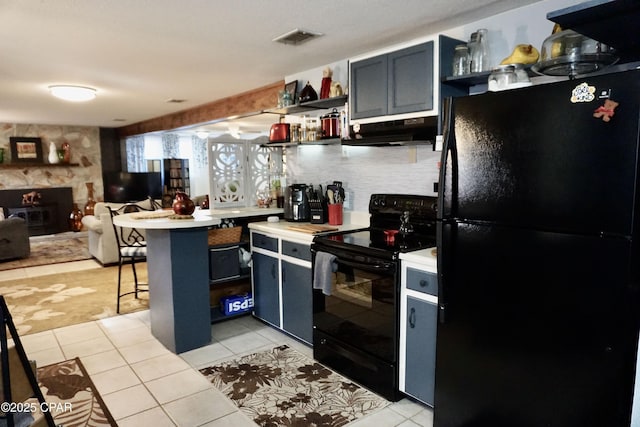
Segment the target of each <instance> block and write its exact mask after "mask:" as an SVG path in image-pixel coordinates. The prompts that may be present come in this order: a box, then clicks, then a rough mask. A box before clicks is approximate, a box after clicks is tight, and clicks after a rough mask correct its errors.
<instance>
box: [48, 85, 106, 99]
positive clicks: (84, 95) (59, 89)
mask: <svg viewBox="0 0 640 427" xmlns="http://www.w3.org/2000/svg"><path fill="white" fill-rule="evenodd" d="M49 92H51V94H52V95H53V96H55V97H56V98H60V99H64V100H65V101H74V102H80V101H90V100H92V99H94V98H95V97H96V90H95V89H94V88H91V87H86V86H73V85H52V86H49Z"/></svg>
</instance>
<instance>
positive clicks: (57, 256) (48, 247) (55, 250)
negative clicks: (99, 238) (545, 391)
mask: <svg viewBox="0 0 640 427" xmlns="http://www.w3.org/2000/svg"><path fill="white" fill-rule="evenodd" d="M29 245H30V246H31V254H30V255H29V257H28V258H21V259H15V260H11V261H4V262H0V271H2V270H12V269H14V268H24V267H34V266H36V265H47V264H57V263H60V262H71V261H82V260H85V259H90V258H91V255H90V254H89V246H88V243H87V236H86V233H73V232H69V233H60V234H54V235H50V236H33V237H31V238H30V239H29Z"/></svg>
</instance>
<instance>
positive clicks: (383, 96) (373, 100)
mask: <svg viewBox="0 0 640 427" xmlns="http://www.w3.org/2000/svg"><path fill="white" fill-rule="evenodd" d="M349 98H350V99H349V103H350V106H349V107H350V108H351V118H352V119H363V118H365V117H376V116H384V115H386V114H387V55H380V56H376V57H373V58H369V59H365V60H362V61H358V62H354V63H352V64H351V92H350V93H349Z"/></svg>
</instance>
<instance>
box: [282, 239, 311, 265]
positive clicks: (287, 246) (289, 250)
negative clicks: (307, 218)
mask: <svg viewBox="0 0 640 427" xmlns="http://www.w3.org/2000/svg"><path fill="white" fill-rule="evenodd" d="M282 254H283V255H289V256H292V257H294V258H300V259H303V260H305V261H311V246H310V245H305V244H304V243H294V242H287V241H286V240H283V241H282Z"/></svg>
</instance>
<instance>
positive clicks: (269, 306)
mask: <svg viewBox="0 0 640 427" xmlns="http://www.w3.org/2000/svg"><path fill="white" fill-rule="evenodd" d="M252 259H253V266H252V275H253V306H254V309H253V312H254V314H255V315H256V317H259V318H260V319H262V320H264V321H266V322H269V323H271V324H272V325H275V326H277V327H280V289H279V274H278V259H277V258H274V257H271V256H268V255H264V254H261V253H257V252H254V253H253V255H252Z"/></svg>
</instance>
